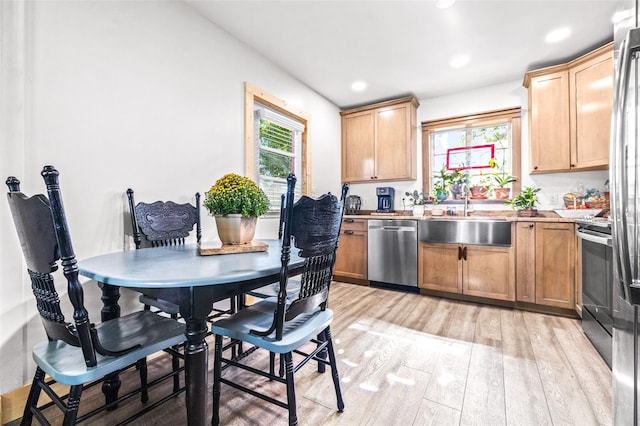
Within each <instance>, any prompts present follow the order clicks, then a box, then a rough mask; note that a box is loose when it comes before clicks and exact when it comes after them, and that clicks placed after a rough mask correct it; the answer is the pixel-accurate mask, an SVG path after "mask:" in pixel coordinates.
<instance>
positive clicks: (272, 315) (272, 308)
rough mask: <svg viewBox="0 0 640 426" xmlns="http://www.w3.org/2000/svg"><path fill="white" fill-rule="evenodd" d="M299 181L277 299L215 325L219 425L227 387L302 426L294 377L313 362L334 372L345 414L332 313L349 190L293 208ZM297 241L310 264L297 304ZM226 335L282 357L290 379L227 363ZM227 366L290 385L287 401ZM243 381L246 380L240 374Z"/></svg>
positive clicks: (287, 223)
mask: <svg viewBox="0 0 640 426" xmlns="http://www.w3.org/2000/svg"><path fill="white" fill-rule="evenodd" d="M295 181H296V178H295V176H294V175H293V174H290V175H289V177H288V178H287V196H286V202H285V206H286V207H285V212H284V230H283V237H282V256H281V258H282V266H281V269H280V283H279V285H280V288H279V292H278V296H277V297H276V298H268V299H264V300H261V301H259V302H257V303H255V304H253V305H251V306H248V307H246V308H245V309H242V310H240V311H239V312H238V313H236V314H234V315H232V316H230V317H228V318H224V319H220V320H218V321H216V322H214V323H213V326H212V331H213V333H214V334H215V347H214V351H215V359H214V368H213V376H214V377H213V418H212V424H214V425H217V424H219V423H220V417H219V412H220V411H219V408H220V392H221V384H223V383H224V384H226V385H229V386H231V387H234V388H236V389H239V390H241V391H244V392H247V393H249V394H251V395H253V396H256V397H259V398H261V399H263V400H265V401H268V402H270V403H273V404H276V405H278V406H280V407H283V408H287V409H288V411H289V424H290V425H297V424H298V418H297V410H296V397H295V384H294V377H293V376H294V373H295V372H296V371H298V369H299V368H300V367H302V366H303V365H304V364H306V363H307V362H309V361H310V360H316V361H318V362H321V363H324V364H325V365H329V366H330V367H331V375H332V378H333V384H334V387H335V392H336V399H337V405H338V411H343V409H344V402H343V400H342V394H341V391H340V381H339V377H338V370H337V365H336V357H335V353H334V349H333V341H332V338H331V331H330V324H331V322H332V320H333V312H332V311H331V310H330V309H329V308H328V299H329V285H330V283H331V277H332V273H333V265H334V262H335V255H336V249H337V247H338V237H339V235H340V225H341V223H342V214H343V211H344V198H345V196H346V193H347V190H348V187H347V185H343V187H342V195H341V198H340V200H338V198H337V197H335V196H334V195H331V194H325V195H323V196H321V197H320V198H318V199H312V198H309V197H307V196H303V197H301V198H300V200H298V201H297V202H296V203H295V204H294V203H293V197H294V187H295ZM292 241H294V246H295V248H297V249H299V250H300V252H299V256H300V257H303V258H304V259H305V262H304V268H303V272H302V275H301V276H300V284H301V285H300V292H299V295H298V297H297V298H296V299H294V300H290V299H288V297H287V284H288V271H289V260H290V256H291V242H292ZM225 336H226V337H230V338H232V339H238V340H241V341H244V342H247V343H249V344H252V345H255V346H256V347H257V348H262V349H266V350H267V351H270V352H272V353H277V354H279V355H280V356H281V357H283V358H284V363H285V367H286V368H285V370H286V374H285V376H284V377H279V376H276V375H274V374H273V373H272V372H265V371H261V370H258V369H256V368H254V367H252V366H251V365H249V363H250V359H251V357H250V356H249V357H245V358H243V359H241V360H233V359H228V358H224V357H223V352H222V339H223V337H225ZM318 337H319V338H318ZM309 342H312V343H313V344H314V348H313V350H312V351H310V352H304V351H302V350H301V347H302V346H303V345H305V344H307V343H309ZM324 350H326V351H327V352H328V357H329V360H326V359H324V358H322V357H320V356H318V354H320V353H321V352H322V351H324ZM293 352H295V353H296V354H300V355H303V359H301V360H299V361H298V362H297V365H296V366H294V360H293ZM223 364H224V367H223ZM226 367H235V368H240V369H243V370H246V371H248V372H251V373H255V374H258V375H260V376H263V377H265V378H267V379H269V380H273V381H276V382H280V383H283V384H285V385H286V394H287V398H286V401H283V400H282V399H278V398H276V397H274V396H269V395H265V394H264V393H262V392H260V391H259V390H258V387H257V386H256V383H255V382H254V383H253V384H249V383H246V382H242V383H241V382H239V381H238V382H236V381H234V380H230V379H228V378H226V377H223V376H222V369H223V368H225V373H226V374H229V372H230V371H231V370H232V368H226ZM238 377H239V378H241V377H242V376H241V375H238Z"/></svg>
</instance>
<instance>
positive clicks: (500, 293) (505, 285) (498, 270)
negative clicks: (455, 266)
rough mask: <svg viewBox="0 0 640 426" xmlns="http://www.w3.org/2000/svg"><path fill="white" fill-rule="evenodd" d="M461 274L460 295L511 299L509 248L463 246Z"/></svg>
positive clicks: (512, 283)
mask: <svg viewBox="0 0 640 426" xmlns="http://www.w3.org/2000/svg"><path fill="white" fill-rule="evenodd" d="M462 271H463V273H462V283H463V289H462V293H463V294H468V295H471V296H479V297H487V298H490V299H499V300H515V268H514V250H513V248H512V247H497V246H471V245H469V246H464V248H463V262H462Z"/></svg>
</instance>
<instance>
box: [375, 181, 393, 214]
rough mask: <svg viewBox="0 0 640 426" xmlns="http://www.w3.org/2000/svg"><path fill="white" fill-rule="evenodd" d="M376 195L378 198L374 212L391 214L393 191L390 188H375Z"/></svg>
mask: <svg viewBox="0 0 640 426" xmlns="http://www.w3.org/2000/svg"><path fill="white" fill-rule="evenodd" d="M376 195H377V196H378V210H376V211H377V212H378V213H392V212H393V198H394V195H395V189H393V188H392V187H390V186H379V187H377V188H376Z"/></svg>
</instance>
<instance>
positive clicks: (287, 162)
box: [259, 150, 294, 179]
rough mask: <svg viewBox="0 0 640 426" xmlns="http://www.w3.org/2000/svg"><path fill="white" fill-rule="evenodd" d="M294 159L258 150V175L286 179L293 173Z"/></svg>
mask: <svg viewBox="0 0 640 426" xmlns="http://www.w3.org/2000/svg"><path fill="white" fill-rule="evenodd" d="M293 163H294V158H292V157H288V156H284V155H278V154H276V153H273V152H269V151H264V150H260V160H259V166H260V171H259V173H260V175H262V176H270V177H278V178H282V179H286V178H287V176H288V175H289V173H290V172H291V171H293Z"/></svg>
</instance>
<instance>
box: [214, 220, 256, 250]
mask: <svg viewBox="0 0 640 426" xmlns="http://www.w3.org/2000/svg"><path fill="white" fill-rule="evenodd" d="M215 218H216V227H217V228H218V238H220V241H222V244H246V243H248V242H251V240H253V236H254V235H255V233H256V222H257V221H258V218H257V217H244V216H242V215H241V214H228V215H226V216H223V215H215Z"/></svg>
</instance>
